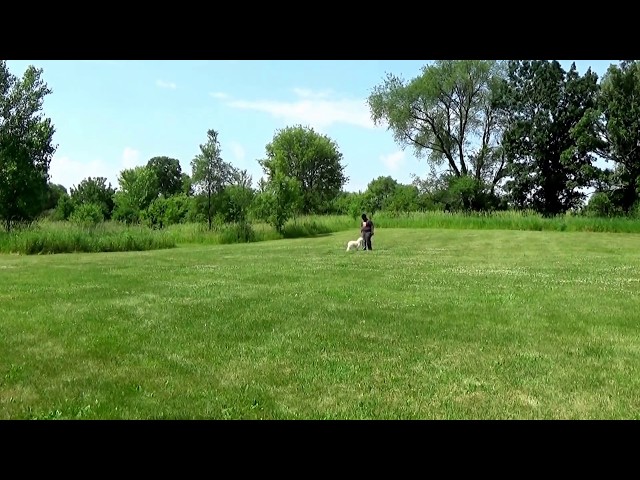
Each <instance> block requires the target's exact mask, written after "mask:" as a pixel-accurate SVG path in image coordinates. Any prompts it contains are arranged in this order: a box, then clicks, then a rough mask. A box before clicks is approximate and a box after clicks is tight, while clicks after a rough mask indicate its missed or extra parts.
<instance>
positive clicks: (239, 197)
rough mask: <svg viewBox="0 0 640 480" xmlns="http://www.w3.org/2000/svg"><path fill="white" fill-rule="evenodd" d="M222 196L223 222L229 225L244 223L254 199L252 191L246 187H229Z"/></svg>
mask: <svg viewBox="0 0 640 480" xmlns="http://www.w3.org/2000/svg"><path fill="white" fill-rule="evenodd" d="M222 194H223V196H224V206H225V207H224V218H225V221H226V222H230V223H242V222H245V221H246V220H247V218H248V215H249V210H250V208H251V204H252V203H253V200H254V197H255V193H254V191H253V190H252V189H251V188H249V187H246V186H241V185H229V186H228V187H226V188H225V189H224V190H223V192H222Z"/></svg>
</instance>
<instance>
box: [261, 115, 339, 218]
mask: <svg viewBox="0 0 640 480" xmlns="http://www.w3.org/2000/svg"><path fill="white" fill-rule="evenodd" d="M266 153H267V158H266V159H264V160H260V165H261V166H262V168H263V170H264V172H265V173H266V174H267V176H268V178H269V179H270V180H271V179H273V178H275V177H276V175H277V174H281V175H282V176H284V177H290V178H293V179H295V180H297V181H298V183H299V184H300V187H301V191H302V200H301V207H300V209H301V211H302V212H303V213H324V212H325V211H326V209H327V208H328V206H329V204H330V203H331V202H332V201H333V200H334V199H335V198H336V197H337V196H338V194H339V193H340V190H341V189H342V187H343V186H344V184H345V183H346V182H347V181H348V178H347V177H346V176H345V174H344V165H342V153H340V151H339V149H338V145H337V144H336V143H335V142H334V141H333V140H331V139H330V138H329V137H328V136H326V135H322V134H320V133H317V132H316V131H315V130H314V129H313V128H308V127H303V126H300V125H297V126H294V127H287V128H285V129H282V130H278V131H277V132H276V134H275V135H274V137H273V140H272V141H271V143H269V144H267V146H266Z"/></svg>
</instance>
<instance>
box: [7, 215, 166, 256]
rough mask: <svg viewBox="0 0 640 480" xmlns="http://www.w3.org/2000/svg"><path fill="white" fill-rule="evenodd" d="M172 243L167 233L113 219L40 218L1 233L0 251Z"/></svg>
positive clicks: (57, 250) (142, 246) (144, 247)
mask: <svg viewBox="0 0 640 480" xmlns="http://www.w3.org/2000/svg"><path fill="white" fill-rule="evenodd" d="M175 246H176V242H175V240H173V239H172V238H171V236H170V235H168V234H167V233H166V232H162V231H157V230H151V229H149V228H146V227H142V226H125V225H120V224H118V223H115V222H107V223H98V224H95V225H90V224H76V223H71V222H46V221H43V222H39V223H35V224H32V225H30V226H28V227H25V228H21V229H18V230H14V231H11V232H1V233H0V252H2V253H17V254H23V255H36V254H51V253H76V252H91V253H95V252H126V251H144V250H160V249H165V248H173V247H175Z"/></svg>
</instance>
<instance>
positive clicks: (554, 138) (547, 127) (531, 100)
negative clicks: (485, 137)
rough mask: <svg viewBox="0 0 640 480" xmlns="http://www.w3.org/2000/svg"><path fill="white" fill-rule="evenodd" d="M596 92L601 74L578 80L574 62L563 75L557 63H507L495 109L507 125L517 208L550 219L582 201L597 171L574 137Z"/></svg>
mask: <svg viewBox="0 0 640 480" xmlns="http://www.w3.org/2000/svg"><path fill="white" fill-rule="evenodd" d="M597 92H598V77H597V75H596V74H595V73H593V72H592V71H591V69H589V70H587V72H585V74H584V75H583V76H580V75H579V74H578V72H577V69H576V66H575V63H574V64H572V65H571V68H570V69H569V71H565V70H564V69H563V68H562V66H561V65H560V63H559V62H558V61H555V60H554V61H546V60H536V61H529V60H520V61H515V60H514V61H509V65H508V77H507V78H506V79H505V80H504V81H502V82H501V87H500V90H499V92H498V93H497V95H496V97H495V106H496V107H498V108H499V111H501V112H502V113H503V114H504V115H505V117H506V120H507V123H508V127H507V129H506V130H505V133H504V136H503V142H502V147H503V151H504V154H505V156H506V158H507V161H508V174H509V176H510V180H509V182H508V186H507V188H508V190H509V196H510V198H511V200H512V201H513V202H514V203H515V204H516V205H517V206H519V207H520V208H533V209H534V210H536V211H538V212H540V213H542V214H544V215H547V216H551V215H556V214H560V213H564V212H566V211H567V210H570V209H571V208H573V207H577V206H578V205H579V204H580V203H581V202H582V200H583V199H584V196H585V193H584V191H583V190H582V189H584V188H585V187H587V186H589V185H591V183H592V181H593V180H594V178H595V176H596V169H595V167H594V166H593V161H594V159H593V157H592V156H591V155H589V154H588V153H587V152H585V151H580V150H577V149H576V148H574V147H575V141H574V136H575V134H574V132H575V129H576V127H577V126H578V124H579V122H580V121H581V120H582V119H583V117H584V116H585V113H587V112H588V111H590V109H593V108H594V107H595V106H596V95H597Z"/></svg>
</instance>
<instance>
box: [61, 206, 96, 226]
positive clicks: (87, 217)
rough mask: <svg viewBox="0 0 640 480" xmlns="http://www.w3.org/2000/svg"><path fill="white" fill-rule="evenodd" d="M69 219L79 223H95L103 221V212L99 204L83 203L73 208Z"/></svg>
mask: <svg viewBox="0 0 640 480" xmlns="http://www.w3.org/2000/svg"><path fill="white" fill-rule="evenodd" d="M69 220H70V221H71V222H72V223H77V224H81V225H97V224H98V223H100V222H103V221H104V213H103V212H102V208H101V207H100V205H96V204H95V203H83V204H81V205H79V206H77V207H76V208H75V210H74V211H73V213H72V214H71V215H70V217H69Z"/></svg>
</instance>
